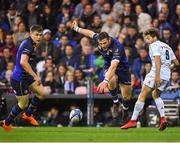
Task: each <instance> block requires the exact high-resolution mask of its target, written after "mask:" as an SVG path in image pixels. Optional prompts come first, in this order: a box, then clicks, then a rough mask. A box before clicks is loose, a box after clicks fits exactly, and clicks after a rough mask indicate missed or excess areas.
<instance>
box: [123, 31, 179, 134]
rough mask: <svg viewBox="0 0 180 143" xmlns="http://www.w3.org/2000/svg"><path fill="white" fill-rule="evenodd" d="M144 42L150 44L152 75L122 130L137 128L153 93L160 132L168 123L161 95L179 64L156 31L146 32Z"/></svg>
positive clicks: (144, 85)
mask: <svg viewBox="0 0 180 143" xmlns="http://www.w3.org/2000/svg"><path fill="white" fill-rule="evenodd" d="M144 40H145V42H146V43H147V44H149V55H150V58H151V60H152V68H151V71H150V73H148V74H147V75H146V77H145V80H144V83H143V87H142V90H141V93H140V95H139V97H138V100H137V102H136V104H135V107H134V112H133V115H132V117H131V120H130V121H129V122H128V123H127V124H125V125H124V126H122V127H121V129H128V128H133V127H136V125H137V118H138V116H139V113H140V112H141V110H142V109H143V107H144V102H145V99H146V97H147V96H148V95H149V94H150V93H151V94H152V97H153V99H154V101H155V103H156V106H157V109H158V111H159V113H160V116H161V119H160V126H159V130H164V129H165V128H166V127H167V124H168V123H167V120H166V117H165V113H164V102H163V100H162V99H161V98H160V94H161V92H162V91H163V90H164V89H165V87H166V85H167V82H168V81H169V79H170V74H171V68H173V66H178V65H179V62H178V60H177V59H176V57H175V55H174V52H173V51H172V49H171V47H169V46H168V45H167V44H166V43H164V42H161V41H159V35H158V32H157V31H156V30H154V29H149V30H147V31H145V32H144Z"/></svg>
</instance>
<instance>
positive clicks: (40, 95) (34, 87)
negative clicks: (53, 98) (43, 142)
mask: <svg viewBox="0 0 180 143" xmlns="http://www.w3.org/2000/svg"><path fill="white" fill-rule="evenodd" d="M29 88H30V90H31V91H33V92H34V93H36V94H37V96H34V97H33V98H32V100H31V103H30V105H29V107H28V109H27V110H26V112H25V113H23V114H22V118H23V119H25V120H27V121H29V122H30V123H31V124H32V125H33V126H38V122H37V121H36V119H35V118H34V117H33V113H35V112H36V110H37V107H38V106H39V104H40V102H41V100H43V99H44V97H45V96H46V95H47V94H48V93H47V92H46V90H45V89H44V87H43V86H42V84H38V83H37V82H36V81H35V82H33V83H32V84H31V85H30V87H29Z"/></svg>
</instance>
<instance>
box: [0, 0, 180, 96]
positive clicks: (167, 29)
mask: <svg viewBox="0 0 180 143" xmlns="http://www.w3.org/2000/svg"><path fill="white" fill-rule="evenodd" d="M72 20H78V23H79V26H80V27H84V28H88V29H91V30H93V31H94V32H97V33H98V32H101V31H105V32H107V33H109V35H110V36H112V37H114V38H117V39H118V40H119V41H120V42H121V43H122V44H123V45H124V47H125V53H126V55H127V58H128V61H129V64H130V67H131V68H130V69H131V80H132V94H133V95H138V93H139V91H140V89H141V86H142V81H143V79H144V77H145V75H146V74H147V73H148V72H149V71H150V69H151V60H150V58H149V56H148V46H147V45H146V44H145V42H144V40H143V37H142V33H143V32H144V31H145V30H147V29H149V28H150V27H153V28H155V29H157V30H158V32H159V34H160V39H161V40H162V41H164V42H165V43H167V44H168V45H170V46H171V48H172V49H173V51H174V52H175V54H176V57H177V58H178V59H180V42H179V41H180V40H179V39H180V1H179V0H1V1H0V86H2V87H8V86H10V76H11V73H12V71H13V68H14V65H15V57H16V53H17V50H18V47H19V45H20V43H21V42H22V41H23V40H24V39H25V38H27V37H28V36H29V28H30V26H31V25H33V24H40V25H42V27H43V29H44V31H43V40H42V42H41V44H40V46H39V48H38V49H37V73H38V75H40V77H41V78H42V82H43V85H44V86H46V89H47V90H49V91H50V92H51V93H65V94H66V93H73V94H74V93H75V94H86V93H87V88H86V80H87V78H92V79H93V81H94V82H93V84H94V86H93V87H94V88H93V89H94V92H95V93H96V87H97V85H98V83H99V82H100V81H101V80H102V79H103V72H102V71H103V63H104V60H103V57H102V56H101V55H100V54H99V53H98V50H97V48H96V43H94V41H92V40H91V39H89V38H87V37H83V36H82V35H80V34H77V33H76V32H74V31H73V30H71V28H70V24H71V22H72ZM179 87H180V78H179V69H178V68H176V69H174V70H173V72H172V74H171V80H170V81H169V85H168V87H167V90H178V89H179Z"/></svg>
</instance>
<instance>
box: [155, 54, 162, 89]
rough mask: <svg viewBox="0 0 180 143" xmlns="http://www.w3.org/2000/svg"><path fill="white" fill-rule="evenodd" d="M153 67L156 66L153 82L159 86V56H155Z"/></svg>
mask: <svg viewBox="0 0 180 143" xmlns="http://www.w3.org/2000/svg"><path fill="white" fill-rule="evenodd" d="M154 60H155V65H156V74H155V82H156V86H159V85H160V69H161V58H160V56H155V57H154Z"/></svg>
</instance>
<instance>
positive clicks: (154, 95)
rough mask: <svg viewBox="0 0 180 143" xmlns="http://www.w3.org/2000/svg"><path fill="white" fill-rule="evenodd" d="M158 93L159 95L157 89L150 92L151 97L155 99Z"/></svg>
mask: <svg viewBox="0 0 180 143" xmlns="http://www.w3.org/2000/svg"><path fill="white" fill-rule="evenodd" d="M159 95H160V93H159V92H158V91H155V90H154V91H153V92H152V97H153V99H157V98H159Z"/></svg>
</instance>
